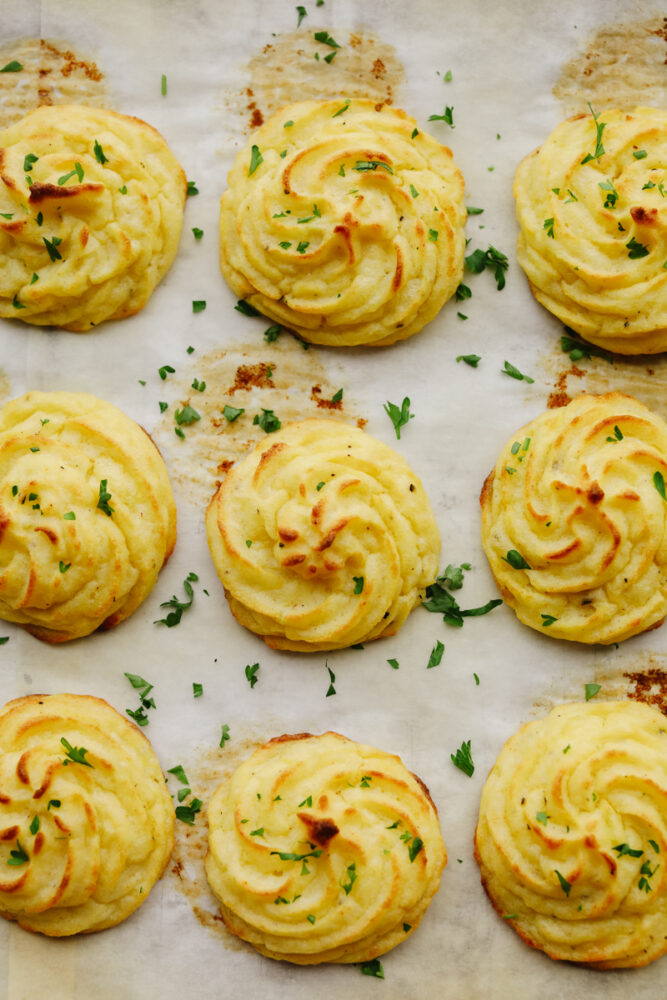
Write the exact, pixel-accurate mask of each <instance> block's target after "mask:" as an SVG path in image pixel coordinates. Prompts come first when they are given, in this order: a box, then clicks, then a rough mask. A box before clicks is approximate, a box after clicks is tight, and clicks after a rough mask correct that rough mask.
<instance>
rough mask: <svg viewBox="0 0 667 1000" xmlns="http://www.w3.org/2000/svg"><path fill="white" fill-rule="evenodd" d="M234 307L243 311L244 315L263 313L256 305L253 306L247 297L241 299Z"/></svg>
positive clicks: (238, 310)
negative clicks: (247, 300)
mask: <svg viewBox="0 0 667 1000" xmlns="http://www.w3.org/2000/svg"><path fill="white" fill-rule="evenodd" d="M234 308H235V309H236V311H237V312H240V313H243V315H244V316H260V315H261V313H259V312H258V310H257V309H255V307H254V306H251V305H250V303H249V302H246V300H245V299H239V300H238V302H237V303H236V305H235V306H234Z"/></svg>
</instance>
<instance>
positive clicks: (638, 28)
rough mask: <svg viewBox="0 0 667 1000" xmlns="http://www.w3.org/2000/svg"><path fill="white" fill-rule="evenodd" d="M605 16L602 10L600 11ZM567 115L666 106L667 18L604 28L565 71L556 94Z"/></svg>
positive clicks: (599, 30) (656, 18)
mask: <svg viewBox="0 0 667 1000" xmlns="http://www.w3.org/2000/svg"><path fill="white" fill-rule="evenodd" d="M599 9H600V11H602V10H603V7H602V5H600V6H599ZM553 93H554V95H555V96H556V97H557V98H559V99H560V100H561V101H562V102H563V104H564V107H565V111H566V113H567V114H568V115H574V114H578V113H579V112H581V111H587V110H588V105H587V102H588V101H590V102H591V104H592V105H593V107H594V108H596V110H599V109H601V108H623V109H626V108H634V107H636V106H637V105H650V106H652V107H664V106H665V104H667V17H655V18H652V19H650V20H642V21H632V22H630V21H620V22H616V23H614V24H604V25H601V26H600V27H598V28H596V29H595V30H594V31H592V32H591V33H590V34H589V35H588V37H587V38H586V41H585V43H584V45H583V48H582V49H581V50H580V51H579V52H577V53H576V55H575V56H573V58H572V59H570V61H569V62H568V63H566V64H565V66H563V69H562V71H561V75H560V77H559V79H558V82H557V83H556V85H555V86H554V88H553Z"/></svg>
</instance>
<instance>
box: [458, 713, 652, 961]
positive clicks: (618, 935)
mask: <svg viewBox="0 0 667 1000" xmlns="http://www.w3.org/2000/svg"><path fill="white" fill-rule="evenodd" d="M475 855H476V858H477V861H478V862H479V865H480V868H481V873H482V883H483V885H484V888H485V889H486V891H487V893H488V895H489V897H490V899H491V902H492V903H493V905H494V907H495V908H496V910H497V911H498V913H499V914H501V916H503V917H504V918H505V920H506V921H507V922H508V923H510V924H511V925H512V926H513V927H514V929H515V930H516V931H517V933H518V934H519V935H520V936H521V937H522V938H523V939H524V941H526V942H527V943H528V944H530V945H531V946H532V947H534V948H540V949H541V950H542V951H545V952H546V953H547V955H549V956H550V957H551V958H556V959H565V960H568V961H572V962H585V963H588V964H590V965H594V966H596V967H598V968H601V969H613V968H622V967H634V966H640V965H646V964H647V963H648V962H652V961H653V960H654V959H656V958H658V957H659V956H660V955H662V954H663V953H664V952H665V951H666V950H667V866H666V864H665V858H666V857H667V720H665V718H664V716H663V715H661V713H660V712H658V711H657V710H656V709H654V708H650V707H649V706H647V705H642V704H637V703H634V702H628V701H625V702H606V703H605V702H602V703H598V702H589V703H585V704H574V705H563V706H560V707H558V708H555V709H554V710H553V711H552V712H551V713H550V714H549V715H548V716H547V717H546V718H545V719H541V720H540V721H538V722H530V723H528V724H527V725H525V726H524V727H523V728H522V729H520V730H519V732H518V733H516V734H515V735H514V736H512V737H511V739H509V740H508V742H507V743H506V744H505V746H504V747H503V750H502V751H501V753H500V756H499V757H498V760H497V761H496V763H495V765H494V767H493V768H492V770H491V773H490V774H489V777H488V779H487V782H486V784H485V786H484V789H483V791H482V799H481V804H480V812H479V823H478V826H477V832H476V835H475Z"/></svg>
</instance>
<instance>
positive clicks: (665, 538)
mask: <svg viewBox="0 0 667 1000" xmlns="http://www.w3.org/2000/svg"><path fill="white" fill-rule="evenodd" d="M665 481H667V424H665V421H664V420H663V419H662V418H661V417H659V416H658V415H657V414H655V413H652V412H651V411H650V410H648V409H647V408H646V407H645V406H643V405H642V404H641V403H639V402H638V401H637V400H636V399H633V398H632V397H631V396H625V395H623V394H622V393H617V392H610V393H606V394H605V395H603V396H594V395H582V396H579V397H578V398H576V399H575V400H574V401H573V402H571V403H570V404H569V405H568V406H565V407H561V408H559V409H554V410H547V411H546V413H542V414H540V416H538V417H537V418H536V419H535V420H533V421H531V422H530V423H529V424H526V426H525V427H522V428H520V429H519V430H518V431H517V432H516V434H514V435H513V436H512V437H511V438H510V439H509V441H508V442H507V444H506V445H505V447H504V448H503V449H502V451H501V453H500V457H499V459H498V462H497V464H496V467H495V469H494V470H493V471H492V472H491V474H490V475H489V477H488V478H487V480H486V482H485V484H484V488H483V490H482V495H481V498H480V500H481V505H482V544H483V546H484V551H485V552H486V555H487V558H488V560H489V565H490V567H491V572H492V573H493V575H494V577H495V578H496V582H497V584H498V586H499V588H500V591H501V594H502V596H503V598H504V600H505V602H506V603H507V604H509V605H510V607H512V608H513V609H514V611H515V612H516V614H517V617H518V618H519V619H520V621H522V622H523V623H524V624H525V625H529V626H530V627H531V628H534V629H538V630H539V631H541V632H543V633H544V634H545V635H550V636H553V637H555V638H559V639H572V640H576V641H577V642H585V643H597V642H599V643H613V642H620V641H621V640H622V639H627V638H629V637H630V636H633V635H636V634H637V633H639V632H644V631H646V630H647V629H650V628H653V627H655V626H657V625H660V624H661V623H662V622H663V620H664V618H665V615H667V503H666V502H665V500H664V498H663V496H662V495H661V489H664V483H665ZM512 552H513V553H514V555H508V554H509V553H512ZM508 560H510V561H508ZM512 561H513V562H514V563H515V564H518V565H512ZM522 562H523V563H527V567H526V566H523V565H522Z"/></svg>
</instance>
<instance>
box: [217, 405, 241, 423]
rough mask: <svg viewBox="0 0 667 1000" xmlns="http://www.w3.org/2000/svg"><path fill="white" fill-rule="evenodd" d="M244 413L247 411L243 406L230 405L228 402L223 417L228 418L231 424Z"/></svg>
mask: <svg viewBox="0 0 667 1000" xmlns="http://www.w3.org/2000/svg"><path fill="white" fill-rule="evenodd" d="M243 413H245V410H244V409H243V407H237V406H229V404H228V403H227V404H225V406H224V408H223V411H222V415H223V417H224V418H225V419H226V420H228V421H229V423H230V424H231V423H233V422H234V421H235V420H237V419H238V418H239V417H240V416H241V415H242V414H243Z"/></svg>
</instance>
